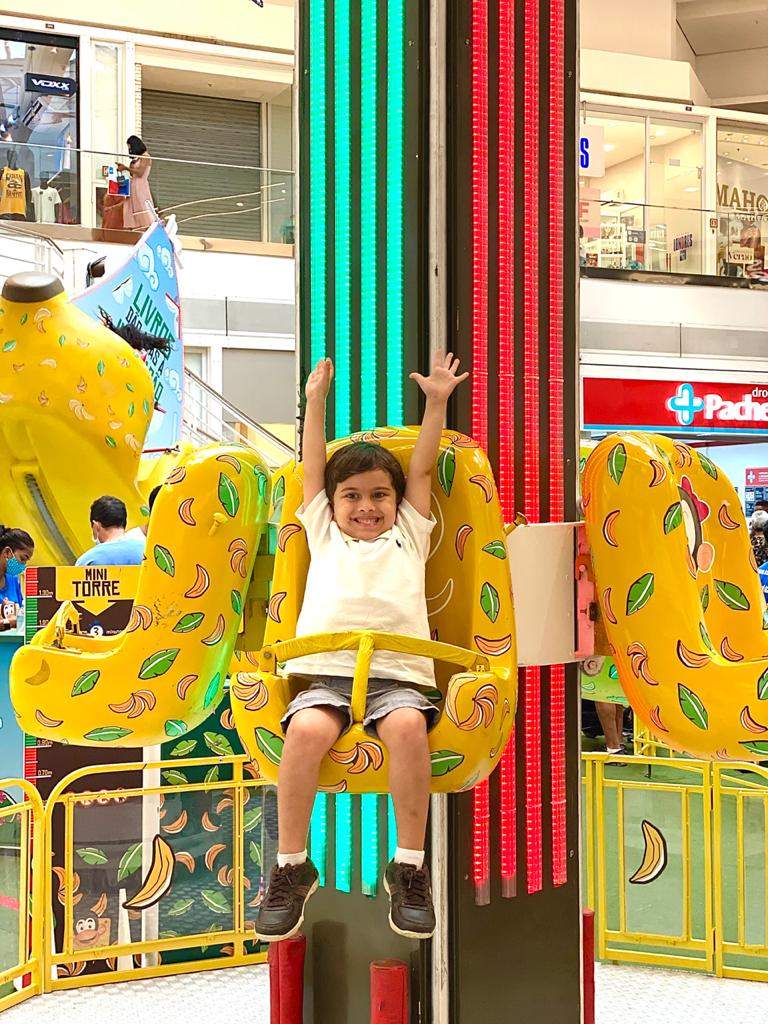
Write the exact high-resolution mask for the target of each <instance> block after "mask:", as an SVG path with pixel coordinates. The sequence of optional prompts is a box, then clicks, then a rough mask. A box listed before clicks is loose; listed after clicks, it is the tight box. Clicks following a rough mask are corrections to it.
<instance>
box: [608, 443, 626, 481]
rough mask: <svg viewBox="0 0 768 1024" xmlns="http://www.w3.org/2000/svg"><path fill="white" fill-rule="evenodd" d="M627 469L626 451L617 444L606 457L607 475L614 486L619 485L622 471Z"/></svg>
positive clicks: (622, 474)
mask: <svg viewBox="0 0 768 1024" xmlns="http://www.w3.org/2000/svg"><path fill="white" fill-rule="evenodd" d="M626 468H627V449H626V448H625V447H624V445H623V444H621V443H619V444H617V445H614V446H613V448H611V452H610V455H609V456H608V473H609V475H610V478H611V480H613V482H614V483H615V484H620V483H621V478H622V477H623V476H624V470H625V469H626Z"/></svg>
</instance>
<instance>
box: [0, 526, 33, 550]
mask: <svg viewBox="0 0 768 1024" xmlns="http://www.w3.org/2000/svg"><path fill="white" fill-rule="evenodd" d="M4 548H10V549H11V551H22V550H24V551H34V550H35V542H34V541H33V540H32V538H31V537H30V535H29V534H28V533H27V531H26V530H20V529H19V528H18V527H17V526H2V525H0V551H2V550H3V549H4Z"/></svg>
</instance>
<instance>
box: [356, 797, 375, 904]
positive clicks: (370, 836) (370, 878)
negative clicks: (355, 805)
mask: <svg viewBox="0 0 768 1024" xmlns="http://www.w3.org/2000/svg"><path fill="white" fill-rule="evenodd" d="M360 803H361V811H360V878H361V888H362V890H363V895H364V896H375V895H376V892H377V890H378V887H379V798H378V796H376V794H375V793H364V794H363V796H362V798H361V802H360Z"/></svg>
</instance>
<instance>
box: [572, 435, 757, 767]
mask: <svg viewBox="0 0 768 1024" xmlns="http://www.w3.org/2000/svg"><path fill="white" fill-rule="evenodd" d="M583 499H584V513H585V519H586V524H587V531H588V534H589V542H590V546H591V549H592V561H593V565H594V570H595V578H596V581H597V586H598V595H599V600H600V606H601V610H602V615H603V620H604V624H605V629H606V633H607V636H608V640H609V641H610V644H611V647H612V650H613V654H614V657H615V659H616V664H617V666H618V672H619V679H620V681H621V685H622V687H623V689H624V692H625V693H626V695H627V699H628V700H629V703H630V705H631V706H632V708H633V709H634V711H635V713H636V714H637V715H638V716H639V718H640V719H641V720H642V721H643V723H644V724H645V725H646V726H647V727H648V728H649V729H650V730H651V732H652V733H654V735H656V736H657V737H659V738H660V739H661V740H662V741H663V742H664V743H665V744H667V745H669V746H671V747H674V748H676V749H678V750H681V751H685V752H687V753H690V754H693V755H695V756H697V757H702V758H711V759H727V758H735V759H739V760H761V759H764V758H765V757H766V756H768V703H762V702H764V701H765V702H768V633H767V632H766V631H765V630H766V626H768V622H766V619H765V601H764V599H763V593H762V588H761V586H760V581H759V578H758V575H757V565H756V563H755V559H754V555H753V553H752V547H751V543H750V539H749V534H748V531H747V527H746V523H745V520H744V513H743V511H742V508H741V502H740V501H739V497H738V495H737V494H736V491H735V490H734V488H733V485H732V484H731V482H730V481H729V480H728V478H727V477H726V476H725V474H724V473H723V472H722V471H721V470H720V469H718V468H717V466H715V464H714V463H713V462H712V461H711V460H710V459H709V458H707V456H706V455H704V454H703V453H701V452H698V451H696V450H695V449H693V448H690V447H689V446H688V445H686V444H683V443H681V442H678V441H672V440H670V439H669V438H666V437H661V436H656V435H653V434H640V433H627V434H614V435H612V436H611V437H608V438H606V439H605V440H604V441H602V442H601V443H600V444H599V445H598V447H597V448H596V449H595V450H594V451H593V452H592V454H591V455H590V457H589V459H588V461H587V464H586V468H585V471H584V479H583Z"/></svg>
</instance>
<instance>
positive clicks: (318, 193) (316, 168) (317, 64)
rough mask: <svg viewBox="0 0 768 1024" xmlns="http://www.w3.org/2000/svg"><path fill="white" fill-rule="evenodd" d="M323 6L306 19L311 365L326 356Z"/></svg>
mask: <svg viewBox="0 0 768 1024" xmlns="http://www.w3.org/2000/svg"><path fill="white" fill-rule="evenodd" d="M325 5H326V0H313V2H312V4H311V7H310V16H309V19H310V20H309V179H310V181H311V187H310V189H309V236H310V243H309V251H310V255H309V293H310V305H309V351H310V362H311V364H312V366H314V365H315V363H317V361H318V359H322V358H323V356H324V355H325V354H326V327H327V324H326V315H327V314H326V301H325V278H326V248H327V244H328V237H327V230H326V201H327V195H326V173H325V146H326V121H327V117H328V111H327V109H326V108H327V97H326V87H325V67H326V59H325Z"/></svg>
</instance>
